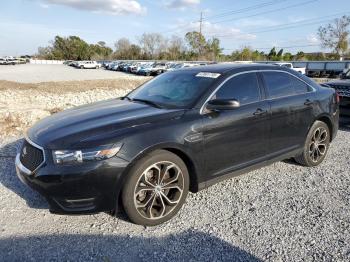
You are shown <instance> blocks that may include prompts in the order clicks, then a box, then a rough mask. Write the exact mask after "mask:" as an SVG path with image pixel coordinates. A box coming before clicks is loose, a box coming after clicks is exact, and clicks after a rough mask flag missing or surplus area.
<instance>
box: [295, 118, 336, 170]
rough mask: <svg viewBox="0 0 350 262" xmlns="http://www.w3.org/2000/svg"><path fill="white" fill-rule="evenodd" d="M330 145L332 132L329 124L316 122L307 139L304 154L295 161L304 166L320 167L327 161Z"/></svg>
mask: <svg viewBox="0 0 350 262" xmlns="http://www.w3.org/2000/svg"><path fill="white" fill-rule="evenodd" d="M329 145H330V131H329V128H328V126H327V124H326V123H324V122H322V121H316V122H315V123H314V124H313V125H312V127H311V128H310V130H309V133H308V135H307V137H306V141H305V145H304V149H303V152H302V153H301V154H300V155H298V156H296V157H295V158H294V159H295V161H296V162H298V163H299V164H301V165H303V166H307V167H314V166H318V165H319V164H321V163H322V162H323V160H324V159H325V157H326V155H327V152H328V149H329Z"/></svg>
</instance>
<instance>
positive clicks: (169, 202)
mask: <svg viewBox="0 0 350 262" xmlns="http://www.w3.org/2000/svg"><path fill="white" fill-rule="evenodd" d="M183 191H184V176H183V173H182V171H181V169H180V168H179V167H178V166H177V165H176V164H174V163H172V162H168V161H162V162H158V163H155V164H153V165H151V166H149V167H148V168H146V170H145V171H144V172H143V173H142V175H141V176H140V178H139V180H138V182H137V183H136V186H135V190H134V204H135V207H136V210H137V212H138V213H139V214H140V215H141V216H142V217H144V218H146V219H153V220H154V219H161V218H163V217H165V216H167V215H168V214H169V213H171V211H173V210H174V208H175V207H176V206H177V204H178V203H179V202H180V200H181V196H182V193H183Z"/></svg>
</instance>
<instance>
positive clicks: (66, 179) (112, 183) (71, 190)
mask: <svg viewBox="0 0 350 262" xmlns="http://www.w3.org/2000/svg"><path fill="white" fill-rule="evenodd" d="M128 164H129V162H127V161H125V160H123V159H121V158H118V157H113V158H111V159H108V160H104V161H96V162H90V163H84V164H80V165H70V166H57V165H55V164H53V163H50V161H49V160H47V161H46V162H45V163H44V164H43V165H42V166H41V167H40V168H39V169H38V170H36V171H34V172H31V171H30V170H28V169H27V168H26V167H25V166H23V164H22V163H21V161H20V155H19V154H18V155H17V157H16V173H17V176H18V177H19V179H20V180H21V181H22V182H23V183H24V184H26V185H28V186H30V187H31V188H33V189H34V190H36V191H38V192H39V193H40V194H41V195H43V196H44V197H45V198H46V200H47V201H48V203H49V206H50V212H52V213H58V214H83V213H96V212H101V211H110V210H114V209H115V208H116V207H117V201H118V195H119V192H120V190H121V183H120V180H121V178H122V175H123V173H124V171H125V169H126V167H127V165H128Z"/></svg>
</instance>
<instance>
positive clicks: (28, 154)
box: [20, 140, 44, 172]
mask: <svg viewBox="0 0 350 262" xmlns="http://www.w3.org/2000/svg"><path fill="white" fill-rule="evenodd" d="M20 160H21V163H22V165H23V166H25V167H26V168H28V169H29V170H30V171H32V172H33V171H34V170H36V169H37V168H38V167H39V166H40V165H41V164H42V163H43V162H44V153H43V151H42V150H41V149H39V148H37V147H35V146H33V145H32V144H30V143H28V141H27V140H24V143H23V145H22V149H21V153H20Z"/></svg>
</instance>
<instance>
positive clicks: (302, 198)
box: [0, 129, 350, 261]
mask: <svg viewBox="0 0 350 262" xmlns="http://www.w3.org/2000/svg"><path fill="white" fill-rule="evenodd" d="M349 132H350V129H343V130H342V131H340V132H339V135H338V137H337V139H336V140H335V141H334V143H333V144H332V147H331V150H330V151H329V155H328V157H327V158H326V161H325V162H324V163H323V164H322V165H321V166H320V167H317V168H304V167H301V166H298V165H295V164H293V163H286V162H279V163H275V164H273V165H271V166H268V167H265V168H262V169H260V170H257V171H254V172H251V173H249V174H246V175H243V176H240V177H238V178H234V179H230V180H227V181H225V182H221V183H219V184H217V185H214V186H212V187H210V188H208V189H206V190H204V191H202V192H200V193H198V194H190V195H189V197H188V199H187V203H186V204H185V206H184V208H183V209H182V210H181V211H180V213H179V214H178V215H177V216H176V217H175V218H174V219H172V220H171V221H170V222H168V223H166V224H163V225H161V226H157V227H153V228H145V227H142V226H137V225H134V224H131V223H129V222H128V221H127V220H126V219H125V217H124V216H123V215H122V214H119V215H118V218H114V217H112V216H110V215H109V214H104V213H100V214H97V215H85V216H64V215H61V216H58V215H52V214H50V213H49V212H48V210H47V204H46V203H45V201H44V199H43V198H42V197H41V196H39V195H38V194H37V193H36V192H34V191H32V190H31V189H30V188H28V187H27V186H25V185H22V184H21V182H20V181H19V180H18V178H17V177H16V175H15V170H14V163H13V162H14V156H15V151H16V146H18V141H17V140H15V141H13V142H11V141H10V139H8V140H6V141H2V143H1V144H2V145H1V150H0V155H1V156H2V157H0V166H1V169H0V183H1V185H0V210H1V216H0V236H1V237H0V256H1V257H2V260H3V261H14V260H16V261H30V260H35V261H56V260H58V261H88V260H92V261H115V260H116V261H139V260H141V261H150V260H164V261H173V260H182V261H187V260H192V261H265V260H266V261H349V260H350V246H349V243H350V217H349V214H350V206H349V202H350V193H349V187H350V174H349V168H350V157H349V156H350V153H349V148H350V133H349ZM12 140H13V139H12Z"/></svg>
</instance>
